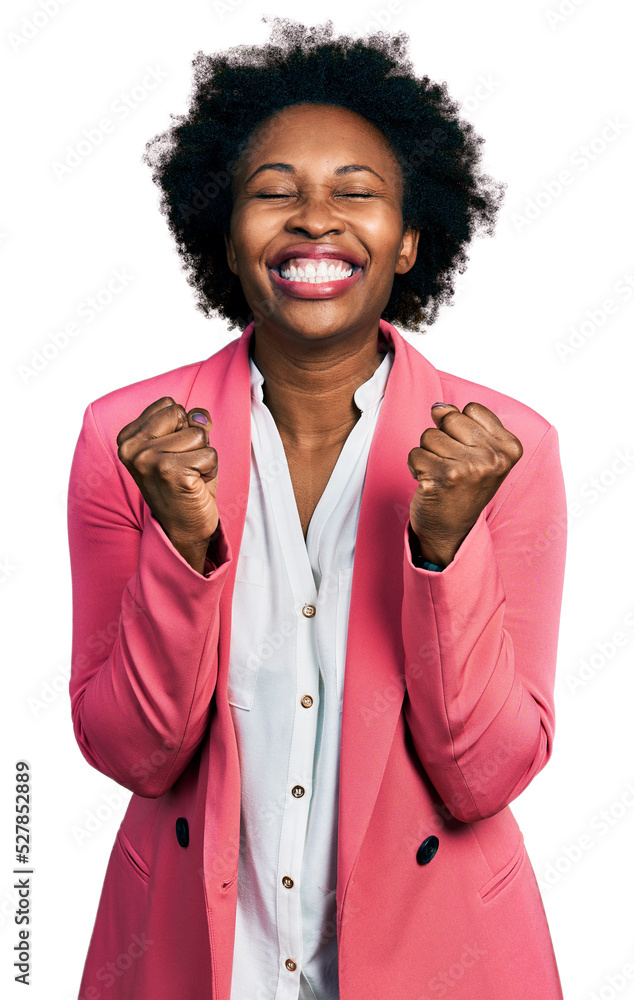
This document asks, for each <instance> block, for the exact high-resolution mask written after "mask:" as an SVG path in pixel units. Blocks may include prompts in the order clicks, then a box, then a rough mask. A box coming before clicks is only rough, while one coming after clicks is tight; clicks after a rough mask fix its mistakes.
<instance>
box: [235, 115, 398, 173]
mask: <svg viewBox="0 0 634 1000" xmlns="http://www.w3.org/2000/svg"><path fill="white" fill-rule="evenodd" d="M273 148H275V149H280V150H281V149H286V150H287V151H289V154H290V152H291V151H292V152H293V153H294V155H295V158H296V159H297V158H299V157H300V156H301V155H302V153H303V154H304V155H307V154H308V150H309V149H310V156H311V157H312V156H314V155H319V154H320V152H321V151H323V154H324V155H326V156H328V158H331V157H332V156H334V155H340V154H341V153H343V152H344V151H345V150H347V149H349V150H350V151H353V150H357V151H359V153H360V152H361V151H363V152H365V154H366V156H368V155H372V156H374V157H375V158H376V159H377V160H380V161H381V162H382V163H383V165H384V166H385V165H386V161H389V162H390V165H391V166H392V169H394V170H397V169H398V167H397V162H396V159H395V157H394V153H393V151H392V149H391V147H390V144H389V142H388V140H387V138H386V137H385V135H384V134H383V132H381V130H380V129H379V128H377V126H376V125H374V124H373V123H372V122H370V121H368V119H367V118H364V117H363V116H362V115H359V114H357V113H356V112H355V111H351V110H350V109H349V108H344V107H341V106H339V105H335V104H310V103H298V104H293V105H289V106H288V107H285V108H282V109H281V110H280V111H276V112H275V113H274V114H272V115H270V116H268V117H267V118H265V119H263V120H262V121H261V122H260V123H259V124H258V125H257V126H256V127H255V129H254V130H253V132H252V134H251V136H250V138H249V141H248V143H247V146H246V148H245V150H244V152H243V154H242V156H241V160H242V163H243V165H246V162H249V163H251V162H253V158H254V157H258V156H261V155H263V154H264V153H265V152H267V151H269V150H273Z"/></svg>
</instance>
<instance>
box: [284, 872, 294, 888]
mask: <svg viewBox="0 0 634 1000" xmlns="http://www.w3.org/2000/svg"><path fill="white" fill-rule="evenodd" d="M282 885H283V886H284V887H285V888H286V889H292V888H293V886H294V885H295V883H294V882H293V879H292V878H291V877H290V875H285V876H284V878H283V879H282Z"/></svg>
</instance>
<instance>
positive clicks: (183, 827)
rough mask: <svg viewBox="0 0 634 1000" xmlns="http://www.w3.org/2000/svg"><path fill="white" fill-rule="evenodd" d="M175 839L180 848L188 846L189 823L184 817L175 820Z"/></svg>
mask: <svg viewBox="0 0 634 1000" xmlns="http://www.w3.org/2000/svg"><path fill="white" fill-rule="evenodd" d="M176 839H177V841H178V843H179V844H180V845H181V847H187V846H188V844H189V823H188V822H187V820H186V819H185V818H184V816H179V817H178V819H177V820H176Z"/></svg>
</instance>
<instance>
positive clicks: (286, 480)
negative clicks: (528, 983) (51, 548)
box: [228, 345, 394, 1000]
mask: <svg viewBox="0 0 634 1000" xmlns="http://www.w3.org/2000/svg"><path fill="white" fill-rule="evenodd" d="M380 346H381V345H380ZM393 360H394V354H393V351H392V350H391V349H390V350H388V351H387V353H386V355H385V358H384V360H383V361H382V362H381V364H380V365H379V367H378V368H377V369H376V371H375V372H374V374H373V375H372V376H371V377H370V378H369V379H368V380H367V381H366V382H364V383H363V385H361V386H359V388H358V389H357V390H356V392H355V393H354V401H355V403H356V405H357V406H358V408H359V409H360V410H361V415H360V417H359V419H358V421H357V423H356V424H355V425H354V427H353V428H352V430H351V432H350V434H349V435H348V438H347V439H346V441H345V444H344V446H343V448H342V450H341V453H340V455H339V458H338V459H337V464H336V465H335V468H334V470H333V472H332V475H331V476H330V479H329V480H328V484H327V486H326V488H325V490H324V492H323V494H322V496H321V498H320V500H319V503H318V504H317V506H316V508H315V511H314V513H313V516H312V519H311V521H310V524H309V527H308V534H307V537H306V541H305V542H304V535H303V532H302V527H301V523H300V519H299V512H298V510H297V504H296V501H295V496H294V493H293V486H292V483H291V478H290V473H289V469H288V463H287V460H286V454H285V452H284V446H283V444H282V440H281V438H280V435H279V432H278V430H277V426H276V424H275V421H274V420H273V417H272V414H271V412H270V410H269V409H268V407H267V406H266V405H265V403H264V396H263V390H262V384H263V382H264V377H263V375H262V374H261V372H260V371H259V369H258V368H257V367H256V365H255V362H254V361H253V359H252V358H250V366H251V442H252V445H251V481H250V488H249V497H248V504H247V511H246V521H245V526H244V534H243V537H242V542H241V546H240V553H239V556H238V565H237V571H236V580H235V589H234V594H233V605H232V622H233V626H232V631H231V650H230V660H229V687H228V690H229V702H230V704H231V711H232V715H233V721H234V725H235V729H236V736H237V741H238V751H239V756H240V774H241V782H242V796H241V823H240V857H239V874H238V908H237V915H236V933H235V950H234V961H233V976H232V984H231V1000H298V998H299V1000H303V998H312V997H316V998H317V1000H338V998H339V989H338V976H337V929H336V897H335V891H336V886H337V818H338V791H339V749H340V733H341V708H342V697H343V677H344V664H345V651H346V636H347V629H348V611H349V606H350V591H351V584H352V567H353V560H354V551H355V540H356V533H357V524H358V519H359V510H360V505H361V494H362V490H363V483H364V480H365V472H366V464H367V458H368V452H369V449H370V444H371V441H372V437H373V434H374V429H375V426H376V422H377V418H378V415H379V411H380V409H381V403H382V400H383V396H384V392H385V387H386V384H387V380H388V376H389V373H390V370H391V367H392V363H393ZM359 780H362V776H361V775H360V776H359ZM300 987H301V992H300Z"/></svg>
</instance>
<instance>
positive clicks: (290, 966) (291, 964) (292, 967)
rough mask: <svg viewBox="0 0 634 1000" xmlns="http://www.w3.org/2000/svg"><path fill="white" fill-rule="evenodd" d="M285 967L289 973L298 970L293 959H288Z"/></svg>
mask: <svg viewBox="0 0 634 1000" xmlns="http://www.w3.org/2000/svg"><path fill="white" fill-rule="evenodd" d="M284 965H285V966H286V968H287V969H288V971H289V972H295V969H296V968H297V962H294V961H293V959H292V958H287V959H286V961H285V962H284Z"/></svg>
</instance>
